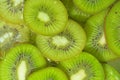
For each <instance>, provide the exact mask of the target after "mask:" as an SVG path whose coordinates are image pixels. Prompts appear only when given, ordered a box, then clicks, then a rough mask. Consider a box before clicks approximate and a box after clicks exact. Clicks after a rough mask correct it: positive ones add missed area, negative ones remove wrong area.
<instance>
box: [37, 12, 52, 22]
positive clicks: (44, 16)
mask: <svg viewBox="0 0 120 80" xmlns="http://www.w3.org/2000/svg"><path fill="white" fill-rule="evenodd" d="M38 19H39V20H40V21H43V22H48V21H50V17H49V15H48V14H47V13H45V12H43V11H40V12H39V13H38Z"/></svg>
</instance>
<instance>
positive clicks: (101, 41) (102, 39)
mask: <svg viewBox="0 0 120 80" xmlns="http://www.w3.org/2000/svg"><path fill="white" fill-rule="evenodd" d="M98 43H99V44H100V45H103V46H104V45H105V44H106V40H105V35H104V34H103V35H102V37H101V38H100V40H99V42H98Z"/></svg>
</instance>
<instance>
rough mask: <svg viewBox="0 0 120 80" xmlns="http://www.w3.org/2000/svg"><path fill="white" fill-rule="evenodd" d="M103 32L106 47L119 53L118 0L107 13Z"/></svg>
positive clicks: (119, 11)
mask: <svg viewBox="0 0 120 80" xmlns="http://www.w3.org/2000/svg"><path fill="white" fill-rule="evenodd" d="M105 34H106V41H107V43H108V47H109V48H110V49H111V50H112V51H113V52H114V53H116V54H118V55H120V1H118V2H117V3H116V4H115V5H114V6H113V7H112V9H111V10H110V12H109V13H108V15H107V18H106V22H105Z"/></svg>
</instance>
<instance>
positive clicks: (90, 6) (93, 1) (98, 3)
mask: <svg viewBox="0 0 120 80" xmlns="http://www.w3.org/2000/svg"><path fill="white" fill-rule="evenodd" d="M115 1H116V0H73V2H74V4H75V5H76V6H77V7H78V8H79V9H81V10H82V11H84V12H87V13H90V14H95V13H97V12H100V11H102V10H104V9H106V8H107V7H109V6H110V5H111V4H112V3H114V2H115Z"/></svg>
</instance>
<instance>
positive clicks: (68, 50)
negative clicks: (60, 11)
mask: <svg viewBox="0 0 120 80" xmlns="http://www.w3.org/2000/svg"><path fill="white" fill-rule="evenodd" d="M85 43H86V34H85V32H84V30H83V28H82V27H81V26H80V25H79V24H78V23H76V22H75V21H73V20H69V21H68V23H67V25H66V29H65V30H64V31H63V32H61V33H59V34H57V35H55V36H42V35H38V36H37V38H36V44H37V46H38V48H39V49H40V51H41V52H42V54H43V55H44V56H45V57H47V58H49V59H51V60H53V61H61V60H65V59H68V58H71V57H73V56H75V55H77V54H79V53H80V52H81V51H82V50H83V48H84V46H85Z"/></svg>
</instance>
